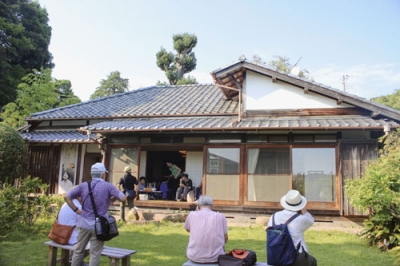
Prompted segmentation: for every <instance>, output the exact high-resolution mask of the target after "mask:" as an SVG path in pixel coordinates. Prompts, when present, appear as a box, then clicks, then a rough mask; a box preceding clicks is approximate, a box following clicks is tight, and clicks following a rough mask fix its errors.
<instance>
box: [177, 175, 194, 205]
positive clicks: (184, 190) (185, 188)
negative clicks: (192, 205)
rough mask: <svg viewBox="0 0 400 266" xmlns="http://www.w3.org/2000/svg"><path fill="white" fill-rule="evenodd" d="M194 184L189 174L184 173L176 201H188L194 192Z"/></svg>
mask: <svg viewBox="0 0 400 266" xmlns="http://www.w3.org/2000/svg"><path fill="white" fill-rule="evenodd" d="M192 186H193V182H192V179H189V175H188V173H182V178H181V182H180V184H179V187H178V189H177V190H176V200H177V201H180V200H183V201H187V194H188V193H189V192H190V191H192Z"/></svg>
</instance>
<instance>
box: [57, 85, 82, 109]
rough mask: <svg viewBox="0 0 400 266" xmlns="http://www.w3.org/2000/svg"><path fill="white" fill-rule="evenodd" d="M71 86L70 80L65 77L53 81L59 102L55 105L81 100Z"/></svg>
mask: <svg viewBox="0 0 400 266" xmlns="http://www.w3.org/2000/svg"><path fill="white" fill-rule="evenodd" d="M71 87H72V86H71V81H69V80H66V79H60V80H56V81H55V82H54V89H55V91H56V92H57V94H58V102H59V103H58V105H57V107H62V106H66V105H70V104H75V103H80V102H81V99H79V97H78V96H76V95H75V94H74V92H73V91H72V88H71Z"/></svg>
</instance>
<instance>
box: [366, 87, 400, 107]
mask: <svg viewBox="0 0 400 266" xmlns="http://www.w3.org/2000/svg"><path fill="white" fill-rule="evenodd" d="M371 100H372V101H374V102H377V103H380V104H383V105H386V106H389V107H392V108H394V109H398V110H400V90H396V91H395V92H394V93H393V94H389V95H385V96H379V97H376V98H372V99H371Z"/></svg>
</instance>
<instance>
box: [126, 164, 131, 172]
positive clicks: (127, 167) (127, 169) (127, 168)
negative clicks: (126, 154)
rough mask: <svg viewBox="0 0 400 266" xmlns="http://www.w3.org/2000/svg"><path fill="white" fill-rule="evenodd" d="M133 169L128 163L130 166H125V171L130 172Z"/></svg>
mask: <svg viewBox="0 0 400 266" xmlns="http://www.w3.org/2000/svg"><path fill="white" fill-rule="evenodd" d="M130 171H131V167H130V166H129V165H128V166H125V168H124V172H125V173H128V172H130Z"/></svg>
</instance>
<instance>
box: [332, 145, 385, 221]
mask: <svg viewBox="0 0 400 266" xmlns="http://www.w3.org/2000/svg"><path fill="white" fill-rule="evenodd" d="M377 157H378V152H377V142H376V140H362V141H361V140H360V141H357V140H351V142H350V141H344V140H343V141H341V143H340V144H339V162H340V166H339V167H340V170H339V171H340V174H341V176H342V187H343V190H342V193H343V194H342V214H343V215H345V216H358V215H367V214H368V213H366V212H365V211H362V210H358V209H357V208H355V207H353V206H351V204H350V203H349V199H348V198H347V196H346V190H345V188H344V185H345V183H346V180H348V179H359V178H363V175H364V171H365V169H366V167H367V166H368V164H369V163H370V162H371V161H372V160H374V159H376V158H377Z"/></svg>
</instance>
